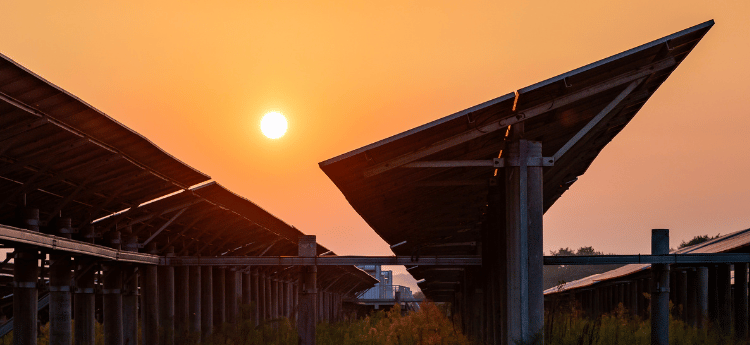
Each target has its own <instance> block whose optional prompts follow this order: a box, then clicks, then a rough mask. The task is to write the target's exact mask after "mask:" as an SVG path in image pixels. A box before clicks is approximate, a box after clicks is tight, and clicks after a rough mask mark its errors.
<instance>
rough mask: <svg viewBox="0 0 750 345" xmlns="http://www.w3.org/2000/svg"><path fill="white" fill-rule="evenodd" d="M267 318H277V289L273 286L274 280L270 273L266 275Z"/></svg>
mask: <svg viewBox="0 0 750 345" xmlns="http://www.w3.org/2000/svg"><path fill="white" fill-rule="evenodd" d="M265 284H266V306H265V309H266V320H270V319H273V318H275V314H274V307H273V304H274V303H273V302H274V297H275V295H276V290H275V289H274V288H273V280H272V278H271V275H270V274H267V275H266V281H265Z"/></svg>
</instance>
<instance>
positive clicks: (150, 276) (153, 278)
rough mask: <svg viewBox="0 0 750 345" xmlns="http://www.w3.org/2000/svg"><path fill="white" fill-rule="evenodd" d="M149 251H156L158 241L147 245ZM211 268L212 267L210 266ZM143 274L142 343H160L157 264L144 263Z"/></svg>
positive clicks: (153, 252)
mask: <svg viewBox="0 0 750 345" xmlns="http://www.w3.org/2000/svg"><path fill="white" fill-rule="evenodd" d="M147 251H148V252H149V253H152V254H155V253H156V243H151V244H149V246H148V247H147ZM208 268H209V269H210V267H208ZM140 269H141V271H142V274H141V278H142V279H141V337H142V338H143V341H142V342H141V343H142V344H159V326H160V325H159V320H160V317H159V293H158V291H159V289H158V282H157V280H158V272H157V267H156V265H143V266H141V267H140Z"/></svg>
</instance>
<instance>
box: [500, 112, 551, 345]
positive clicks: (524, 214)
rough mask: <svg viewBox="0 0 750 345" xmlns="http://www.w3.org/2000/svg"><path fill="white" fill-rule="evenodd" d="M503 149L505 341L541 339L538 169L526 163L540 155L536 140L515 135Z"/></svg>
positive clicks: (541, 304) (541, 267)
mask: <svg viewBox="0 0 750 345" xmlns="http://www.w3.org/2000/svg"><path fill="white" fill-rule="evenodd" d="M519 127H522V126H519ZM513 130H514V133H515V132H520V131H519V130H518V129H513ZM513 135H514V136H517V133H516V134H513ZM506 149H507V150H506V152H507V154H506V155H505V161H506V162H507V164H506V167H505V168H504V170H505V195H506V219H505V220H506V229H507V235H506V244H507V245H506V248H507V258H508V260H507V261H506V262H507V263H506V264H507V265H508V266H507V288H506V294H507V295H506V296H505V297H506V298H505V303H506V308H507V311H506V312H505V315H506V316H507V322H508V324H507V327H506V329H507V332H506V335H505V337H506V343H508V344H513V343H514V342H519V341H520V342H523V343H535V342H543V341H544V340H543V339H544V335H543V333H542V332H543V326H544V295H543V281H542V275H543V267H544V263H543V255H544V253H543V250H542V230H543V229H542V219H543V213H544V205H543V199H542V183H543V181H542V167H541V166H528V163H529V159H530V158H538V159H539V160H541V159H542V144H541V142H534V141H528V140H525V139H518V140H513V141H511V142H509V143H508V145H506ZM514 165H515V166H514Z"/></svg>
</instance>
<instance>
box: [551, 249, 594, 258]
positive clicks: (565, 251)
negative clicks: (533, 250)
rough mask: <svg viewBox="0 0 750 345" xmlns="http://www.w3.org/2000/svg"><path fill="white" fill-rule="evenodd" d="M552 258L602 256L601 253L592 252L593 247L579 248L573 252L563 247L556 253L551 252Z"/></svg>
mask: <svg viewBox="0 0 750 345" xmlns="http://www.w3.org/2000/svg"><path fill="white" fill-rule="evenodd" d="M550 254H552V256H582V255H604V253H602V252H598V251H596V250H594V247H581V248H578V250H576V251H573V250H572V249H570V248H568V247H565V248H560V249H559V250H557V251H554V250H553V251H551V252H550Z"/></svg>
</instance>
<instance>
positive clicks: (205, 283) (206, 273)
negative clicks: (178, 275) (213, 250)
mask: <svg viewBox="0 0 750 345" xmlns="http://www.w3.org/2000/svg"><path fill="white" fill-rule="evenodd" d="M213 286H214V285H213V267H211V266H203V267H201V341H206V339H208V336H209V335H211V334H212V333H213V327H214V318H213V315H214V307H213V305H214V304H213V303H214V296H213V295H214V293H213Z"/></svg>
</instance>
